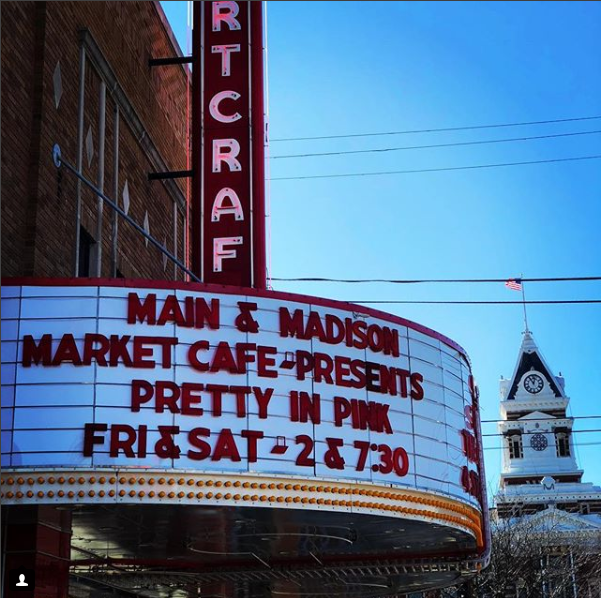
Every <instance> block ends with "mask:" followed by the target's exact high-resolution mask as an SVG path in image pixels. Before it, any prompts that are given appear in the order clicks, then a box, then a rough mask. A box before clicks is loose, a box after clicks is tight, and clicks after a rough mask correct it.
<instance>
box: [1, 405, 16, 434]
mask: <svg viewBox="0 0 601 598" xmlns="http://www.w3.org/2000/svg"><path fill="white" fill-rule="evenodd" d="M1 411H2V415H1V417H0V420H1V421H0V423H1V424H2V429H3V430H11V429H12V427H13V416H14V409H12V408H11V407H3V408H2V410H1Z"/></svg>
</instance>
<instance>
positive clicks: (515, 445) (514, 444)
mask: <svg viewBox="0 0 601 598" xmlns="http://www.w3.org/2000/svg"><path fill="white" fill-rule="evenodd" d="M507 442H508V444H509V458H510V459H521V458H522V457H523V456H524V452H523V450H522V435H521V434H511V436H508V437H507Z"/></svg>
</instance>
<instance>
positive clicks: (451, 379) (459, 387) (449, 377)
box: [443, 372, 463, 395]
mask: <svg viewBox="0 0 601 598" xmlns="http://www.w3.org/2000/svg"><path fill="white" fill-rule="evenodd" d="M443 380H444V386H445V388H448V389H449V390H452V391H453V392H454V393H457V394H458V395H462V394H463V382H462V380H461V378H458V377H457V376H454V375H453V374H451V373H449V372H445V373H444V377H443Z"/></svg>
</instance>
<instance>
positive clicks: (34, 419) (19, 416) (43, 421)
mask: <svg viewBox="0 0 601 598" xmlns="http://www.w3.org/2000/svg"><path fill="white" fill-rule="evenodd" d="M93 421H94V410H93V409H92V408H91V407H17V408H16V409H15V430H19V429H21V430H24V429H30V430H36V429H40V430H43V429H51V428H56V429H62V428H65V429H67V428H82V429H83V427H84V425H85V424H87V423H90V422H93Z"/></svg>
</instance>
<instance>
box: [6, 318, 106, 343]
mask: <svg viewBox="0 0 601 598" xmlns="http://www.w3.org/2000/svg"><path fill="white" fill-rule="evenodd" d="M97 326H98V320H96V318H79V319H78V318H73V319H68V320H67V319H63V320H52V319H47V320H46V319H44V320H21V328H20V338H19V340H21V341H22V340H23V337H24V336H25V335H27V334H30V335H32V336H33V338H34V339H35V340H39V339H40V338H41V337H42V335H44V334H51V335H52V336H53V337H54V338H58V339H61V338H62V336H63V335H64V334H72V335H73V336H74V337H75V338H76V339H83V337H84V335H85V334H86V333H89V332H96V328H97ZM2 338H4V336H3V337H2ZM15 338H16V337H15Z"/></svg>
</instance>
